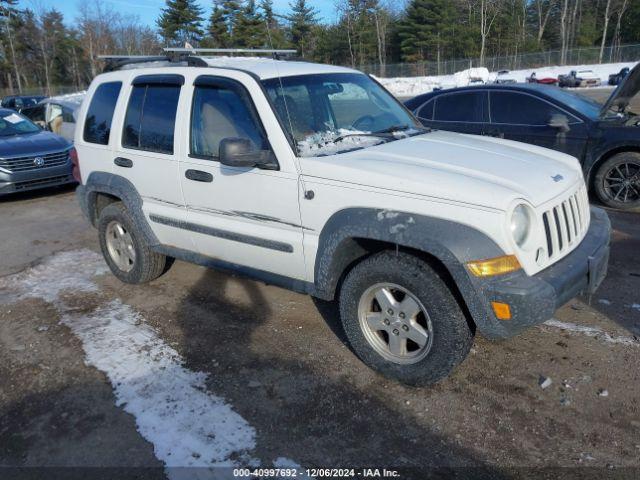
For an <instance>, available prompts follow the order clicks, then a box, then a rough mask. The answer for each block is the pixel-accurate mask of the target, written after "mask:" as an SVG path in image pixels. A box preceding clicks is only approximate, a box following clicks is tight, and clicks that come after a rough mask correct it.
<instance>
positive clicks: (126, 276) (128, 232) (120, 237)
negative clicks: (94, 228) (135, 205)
mask: <svg viewBox="0 0 640 480" xmlns="http://www.w3.org/2000/svg"><path fill="white" fill-rule="evenodd" d="M98 236H99V239H100V249H101V250H102V255H103V256H104V259H105V261H106V262H107V265H109V268H110V269H111V272H112V273H113V274H114V275H115V276H116V277H117V278H118V279H119V280H120V281H122V282H124V283H130V284H134V285H138V284H141V283H147V282H150V281H152V280H155V279H156V278H158V277H159V276H160V275H162V274H163V273H164V272H165V271H166V269H165V267H166V266H167V265H168V263H167V257H166V256H164V255H162V254H159V253H156V252H154V251H152V250H151V249H150V248H149V245H148V244H147V242H146V241H145V239H144V235H143V234H142V232H141V231H140V229H139V228H138V226H137V225H136V222H135V220H134V219H133V217H132V216H131V214H130V213H129V211H128V210H127V209H126V207H125V206H124V204H122V203H121V202H116V203H112V204H110V205H108V206H106V207H105V208H104V209H103V210H102V212H100V218H99V219H98Z"/></svg>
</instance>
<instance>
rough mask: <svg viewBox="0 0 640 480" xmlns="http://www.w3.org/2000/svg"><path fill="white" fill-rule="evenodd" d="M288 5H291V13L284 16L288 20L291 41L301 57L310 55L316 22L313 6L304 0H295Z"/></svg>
mask: <svg viewBox="0 0 640 480" xmlns="http://www.w3.org/2000/svg"><path fill="white" fill-rule="evenodd" d="M289 6H290V7H291V15H289V16H288V17H286V18H287V20H289V22H290V29H291V33H290V34H291V43H293V45H296V46H297V47H298V52H299V53H300V56H301V57H305V56H311V54H312V32H313V29H314V27H315V26H316V24H317V23H318V22H317V19H316V15H317V12H316V10H315V9H314V8H313V7H311V6H309V5H307V1H306V0H296V1H295V3H290V4H289Z"/></svg>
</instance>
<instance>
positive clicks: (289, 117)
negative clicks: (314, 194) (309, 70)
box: [264, 18, 304, 189]
mask: <svg viewBox="0 0 640 480" xmlns="http://www.w3.org/2000/svg"><path fill="white" fill-rule="evenodd" d="M264 24H265V27H266V29H267V38H268V39H269V46H270V47H271V50H274V51H275V49H274V48H273V39H272V38H271V30H270V29H269V22H268V21H267V19H266V18H265V19H264ZM277 60H278V56H277V53H274V55H273V66H274V68H275V70H276V75H277V76H278V83H279V84H280V92H281V94H282V101H283V102H284V109H285V111H286V112H287V122H288V123H289V137H290V138H291V143H292V144H293V146H294V148H295V149H296V151H297V150H298V144H297V142H296V139H295V137H294V136H293V122H292V121H291V114H290V113H289V105H287V96H286V95H285V94H284V84H283V83H282V76H280V70H279V69H278V62H277ZM275 113H276V115H277V111H276V112H275ZM293 163H294V164H295V166H296V170H297V171H298V175H300V173H301V172H300V169H299V168H298V162H293ZM300 178H302V177H300ZM303 189H304V185H303Z"/></svg>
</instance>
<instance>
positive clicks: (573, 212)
mask: <svg viewBox="0 0 640 480" xmlns="http://www.w3.org/2000/svg"><path fill="white" fill-rule="evenodd" d="M542 222H543V224H544V231H545V235H546V237H547V252H548V256H549V259H554V258H557V257H559V256H561V255H562V254H563V253H564V252H566V251H567V250H570V249H573V247H574V246H575V245H577V244H578V243H580V241H581V240H582V239H583V238H584V236H585V234H586V233H587V230H588V229H589V222H590V211H589V197H588V195H587V189H586V187H585V186H584V185H583V186H582V187H580V189H579V190H578V191H577V192H575V193H574V194H573V195H571V196H570V197H569V198H567V199H566V200H564V201H562V202H561V203H559V204H558V205H555V206H554V207H553V208H551V209H550V210H547V211H546V212H544V213H543V214H542Z"/></svg>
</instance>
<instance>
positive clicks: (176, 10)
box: [156, 0, 203, 46]
mask: <svg viewBox="0 0 640 480" xmlns="http://www.w3.org/2000/svg"><path fill="white" fill-rule="evenodd" d="M201 23H202V8H200V6H199V5H198V4H197V3H196V0H166V7H165V8H163V9H162V14H161V15H160V17H159V18H158V20H157V21H156V24H157V26H158V28H159V29H160V35H161V36H162V38H163V39H164V41H165V43H166V44H170V43H172V44H179V45H180V46H183V45H184V43H185V42H189V43H191V44H194V43H197V42H199V41H200V38H201V36H202V34H203V32H202V28H201Z"/></svg>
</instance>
